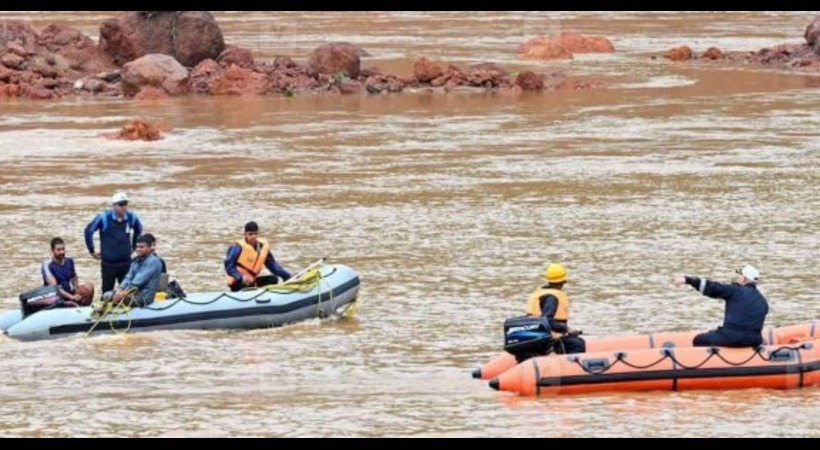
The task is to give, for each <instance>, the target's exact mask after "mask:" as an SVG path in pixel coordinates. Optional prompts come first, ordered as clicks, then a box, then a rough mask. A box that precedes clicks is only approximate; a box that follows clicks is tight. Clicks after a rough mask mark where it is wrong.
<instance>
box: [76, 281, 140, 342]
mask: <svg viewBox="0 0 820 450" xmlns="http://www.w3.org/2000/svg"><path fill="white" fill-rule="evenodd" d="M135 293H136V290H133V291H132V292H131V293H130V294H129V296H128V297H126V298H125V299H123V300H122V301H121V302H120V303H118V304H116V305H115V304H114V302H105V303H103V304H102V305H97V306H95V307H94V313H93V314H99V318H98V319H97V321H96V322H94V325H93V326H91V328H90V329H89V330H88V332H87V333H86V334H85V336H86V337H89V336H91V334H92V333H93V332H94V330H96V329H97V327H98V326H99V325H100V323H102V321H103V319H105V318H106V317H107V316H108V315H109V314H110V315H111V319H110V320H109V321H108V325H109V326H110V327H111V331H112V332H113V333H114V334H128V332H129V331H131V324H132V320H131V306H130V305H131V303H132V299H133V296H134V294H135ZM123 314H126V315H127V316H128V326H127V327H125V331H123V332H122V333H119V332H117V329H116V328H115V327H114V322H116V321H117V320H119V317H120V316H122V315H123ZM92 317H93V315H92Z"/></svg>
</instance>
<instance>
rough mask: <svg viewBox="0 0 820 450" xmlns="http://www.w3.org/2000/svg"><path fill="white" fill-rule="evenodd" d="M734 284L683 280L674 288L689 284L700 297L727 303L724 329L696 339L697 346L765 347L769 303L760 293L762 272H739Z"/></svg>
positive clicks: (749, 268)
mask: <svg viewBox="0 0 820 450" xmlns="http://www.w3.org/2000/svg"><path fill="white" fill-rule="evenodd" d="M737 274H738V278H737V281H736V282H735V283H732V284H722V283H717V282H715V281H710V280H706V279H701V278H697V277H689V276H687V277H680V278H676V279H675V282H674V283H675V285H676V286H678V287H680V286H683V285H684V284H688V285H689V286H692V287H693V288H695V289H697V290H698V291H700V293H701V294H703V295H705V296H707V297H712V298H717V299H721V300H724V301H725V302H726V312H725V314H724V319H723V326H722V327H719V328H718V329H717V330H714V331H710V332H708V333H704V334H701V335H698V336H697V337H695V341H694V343H693V344H694V346H695V347H732V348H743V347H757V346H759V345H761V344H763V337H762V333H763V323H764V322H765V321H766V315H767V314H768V313H769V302H768V301H766V298H765V297H763V294H761V293H760V291H758V290H757V283H758V281H759V280H760V272H759V271H758V270H757V269H755V268H754V267H752V266H746V267H744V268H743V269H742V270H738V271H737Z"/></svg>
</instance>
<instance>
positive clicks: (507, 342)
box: [504, 316, 555, 363]
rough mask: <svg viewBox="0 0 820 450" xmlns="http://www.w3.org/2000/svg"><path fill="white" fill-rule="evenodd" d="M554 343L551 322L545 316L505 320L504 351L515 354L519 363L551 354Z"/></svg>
mask: <svg viewBox="0 0 820 450" xmlns="http://www.w3.org/2000/svg"><path fill="white" fill-rule="evenodd" d="M554 345H555V340H554V339H553V337H552V332H551V331H550V325H549V322H548V321H547V319H545V318H543V317H532V316H523V317H513V318H511V319H507V320H505V321H504V351H506V352H507V353H510V354H512V355H514V356H515V359H516V360H518V362H519V363H520V362H524V361H526V360H528V359H530V358H535V357H536V356H546V355H549V354H550V353H552V349H553V346H554Z"/></svg>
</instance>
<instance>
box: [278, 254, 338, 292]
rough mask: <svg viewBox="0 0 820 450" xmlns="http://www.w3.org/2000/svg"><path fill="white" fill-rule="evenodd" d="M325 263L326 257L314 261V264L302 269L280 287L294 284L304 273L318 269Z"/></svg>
mask: <svg viewBox="0 0 820 450" xmlns="http://www.w3.org/2000/svg"><path fill="white" fill-rule="evenodd" d="M326 261H327V257H324V258H322V259H320V260H318V261H316V262H315V263H313V264H311V265H309V266H307V267H305V268H304V269H302V270H300V271H299V272H298V273H296V275H293V276H292V277H290V279H289V280H288V281H285V282H284V283H282V284H281V285H280V286H285V285H287V284H291V283H295V282H297V281H299V280H300V279H301V278H302V277H303V276H304V275H305V274H306V273H308V272H310V271H311V270H313V269H315V268H317V267H320V266H321V265H323V264H324V263H325V262H326Z"/></svg>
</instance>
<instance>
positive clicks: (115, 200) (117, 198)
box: [111, 192, 128, 205]
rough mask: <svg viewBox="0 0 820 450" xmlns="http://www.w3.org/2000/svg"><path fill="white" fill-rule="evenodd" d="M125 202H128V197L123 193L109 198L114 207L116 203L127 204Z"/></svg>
mask: <svg viewBox="0 0 820 450" xmlns="http://www.w3.org/2000/svg"><path fill="white" fill-rule="evenodd" d="M127 201H128V195H126V193H125V192H117V193H116V194H114V196H113V197H111V204H112V205H116V204H117V203H122V202H127Z"/></svg>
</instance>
